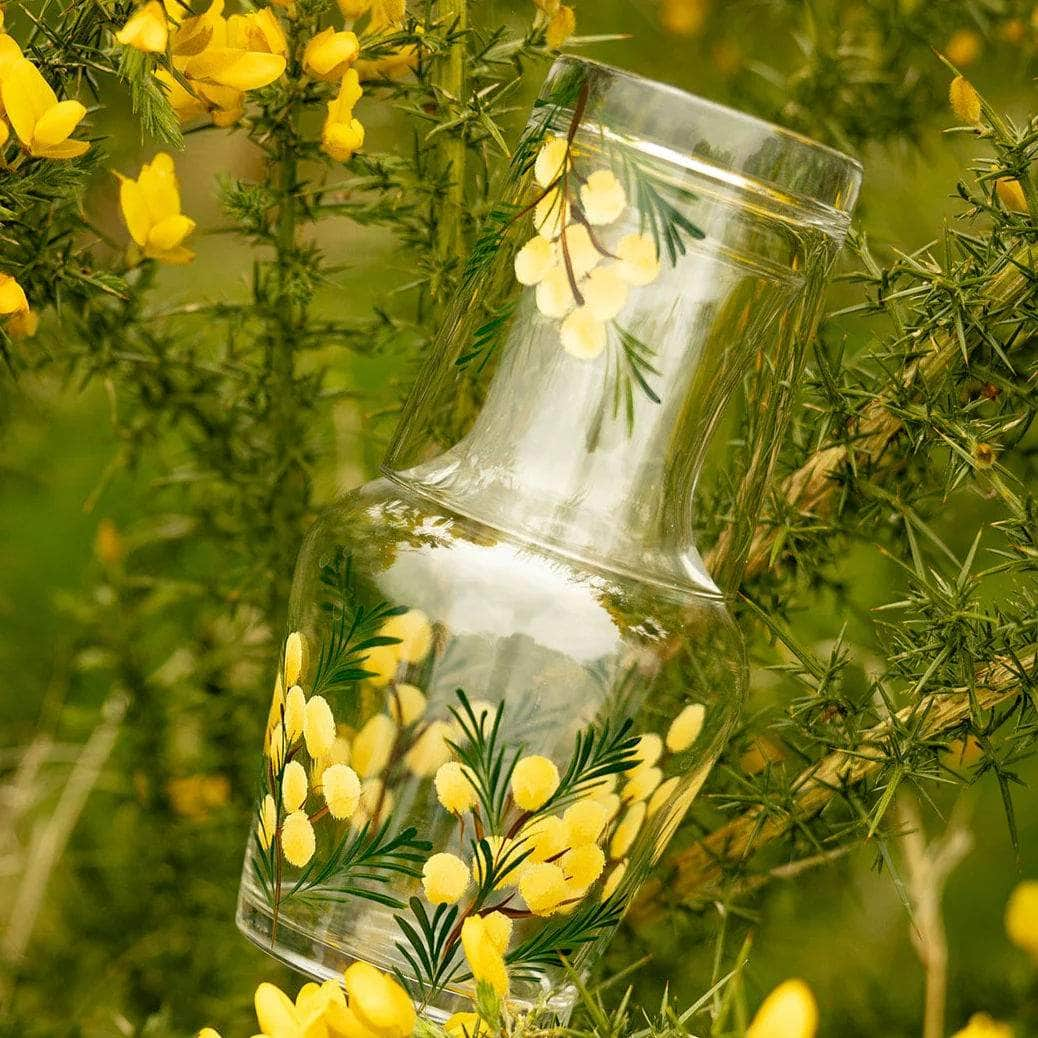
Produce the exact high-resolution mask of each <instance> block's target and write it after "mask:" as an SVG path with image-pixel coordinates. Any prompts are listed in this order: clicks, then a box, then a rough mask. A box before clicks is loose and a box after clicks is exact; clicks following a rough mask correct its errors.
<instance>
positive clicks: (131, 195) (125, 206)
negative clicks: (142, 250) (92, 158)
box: [119, 177, 151, 247]
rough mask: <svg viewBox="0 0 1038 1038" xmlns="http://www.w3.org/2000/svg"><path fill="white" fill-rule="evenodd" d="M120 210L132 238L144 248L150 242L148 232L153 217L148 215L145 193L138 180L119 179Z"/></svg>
mask: <svg viewBox="0 0 1038 1038" xmlns="http://www.w3.org/2000/svg"><path fill="white" fill-rule="evenodd" d="M119 208H120V209H122V211H123V220H125V221H126V228H127V230H128V231H129V232H130V237H131V238H132V239H133V240H134V241H135V242H136V243H137V244H138V245H140V246H142V247H143V246H144V244H145V243H146V242H147V240H148V231H150V230H151V216H150V215H149V214H148V204H147V202H146V201H145V199H144V192H143V191H141V186H140V184H138V183H137V181H136V180H131V179H130V178H129V177H119Z"/></svg>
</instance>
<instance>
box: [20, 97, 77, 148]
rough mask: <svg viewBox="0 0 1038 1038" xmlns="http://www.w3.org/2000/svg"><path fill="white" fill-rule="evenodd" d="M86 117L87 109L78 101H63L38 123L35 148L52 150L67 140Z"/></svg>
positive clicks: (47, 112)
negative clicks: (54, 146) (51, 148)
mask: <svg viewBox="0 0 1038 1038" xmlns="http://www.w3.org/2000/svg"><path fill="white" fill-rule="evenodd" d="M84 115H86V109H85V108H84V107H83V106H82V105H81V104H80V103H79V102H78V101H61V102H59V103H58V104H56V105H55V106H54V107H53V108H50V109H48V110H47V111H46V112H44V114H43V115H42V116H41V117H40V119H39V121H38V122H37V123H36V132H35V133H34V134H33V148H34V149H43V148H50V147H52V146H53V145H55V144H60V143H61V142H62V141H64V140H67V139H68V137H69V136H70V135H71V133H72V131H73V130H74V129H75V128H76V127H77V126H78V125H79V124H80V122H82V120H83V116H84Z"/></svg>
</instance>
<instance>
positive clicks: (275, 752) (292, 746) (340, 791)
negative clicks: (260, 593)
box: [256, 631, 363, 868]
mask: <svg viewBox="0 0 1038 1038" xmlns="http://www.w3.org/2000/svg"><path fill="white" fill-rule="evenodd" d="M306 654H307V649H306V639H305V637H304V636H303V634H302V633H301V632H299V631H293V632H292V633H291V634H290V635H289V636H288V638H287V639H286V641H285V654H284V657H285V658H284V666H283V668H282V670H281V672H280V673H279V674H278V679H277V682H276V683H275V687H274V699H273V701H272V703H271V706H270V715H269V718H268V721H267V734H266V740H265V752H266V754H267V756H268V758H269V759H270V764H271V771H272V773H273V775H274V776H275V779H276V781H277V784H278V793H279V798H276V797H275V796H274V795H273V794H271V793H268V794H267V795H266V796H265V797H264V798H263V800H262V801H261V803H260V806H259V812H258V814H259V817H258V820H257V826H256V828H257V834H258V836H259V840H260V844H261V845H262V846H263V848H264V849H267V848H269V847H270V845H271V843H272V842H273V840H274V838H275V837H276V836H278V835H280V844H281V852H282V853H283V854H284V856H285V860H286V861H287V862H288V863H289V864H290V865H295V866H297V867H299V868H302V867H303V866H305V865H306V864H307V863H308V862H309V861H310V859H311V858H312V857H313V855H314V851H315V850H316V846H317V837H316V834H315V832H314V826H313V823H314V821H315V820H316V818H318V817H320V816H321V815H324V814H328V815H331V816H332V818H335V819H340V820H341V819H354V818H355V817H356V815H357V812H358V811H359V809H360V805H361V800H362V795H363V790H362V787H361V781H360V778H359V777H358V775H357V773H356V772H355V771H354V770H353V769H352V768H351V767H349V765H348V762H349V747H348V744H347V745H346V746H343V745H342V744H341V741H340V736H339V734H338V732H337V730H336V725H335V717H334V715H333V714H332V709H331V707H330V706H329V705H328V701H327V700H326V699H325V698H324V697H323V696H320V695H314V696H310V697H309V698H307V695H306V693H305V692H304V691H303V687H302V685H301V684H300V681H302V680H303V678H304V675H305V670H306V664H307V660H306ZM286 688H287V689H288V691H287V692H286V691H285V689H286ZM304 749H305V751H306V754H307V757H308V758H309V772H308V770H307V768H306V767H305V766H304V765H303V763H302V762H301V761H300V760H299V759H298V756H297V754H299V753H300V752H301V751H302V750H304ZM311 794H313V795H315V796H316V795H319V796H320V797H321V798H322V799H323V801H324V805H323V806H322V807H321V808H319V809H317V810H316V811H315V812H314V814H313V815H311V814H309V813H308V812H307V810H306V804H307V800H308V798H309V797H310V796H311ZM279 800H280V803H279Z"/></svg>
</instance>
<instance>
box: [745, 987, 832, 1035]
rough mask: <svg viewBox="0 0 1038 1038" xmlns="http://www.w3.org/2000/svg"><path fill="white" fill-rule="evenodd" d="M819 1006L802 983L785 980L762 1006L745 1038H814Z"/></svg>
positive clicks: (809, 990)
mask: <svg viewBox="0 0 1038 1038" xmlns="http://www.w3.org/2000/svg"><path fill="white" fill-rule="evenodd" d="M817 1029H818V1006H817V1005H816V1003H815V997H814V995H813V994H812V993H811V989H810V988H809V987H808V986H807V985H806V984H805V983H804V982H803V981H802V980H786V981H783V982H782V983H781V984H779V986H778V987H777V988H775V990H774V991H772V993H771V994H770V995H768V997H767V998H766V999H764V1001H763V1003H762V1004H761V1007H760V1009H758V1010H757V1015H756V1016H754V1018H753V1022H752V1023H751V1024H750V1027H749V1030H747V1032H746V1038H814V1034H815V1032H816V1030H817Z"/></svg>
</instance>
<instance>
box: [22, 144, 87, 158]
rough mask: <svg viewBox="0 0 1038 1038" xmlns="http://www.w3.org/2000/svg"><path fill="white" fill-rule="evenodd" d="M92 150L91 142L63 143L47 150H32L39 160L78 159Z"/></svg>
mask: <svg viewBox="0 0 1038 1038" xmlns="http://www.w3.org/2000/svg"><path fill="white" fill-rule="evenodd" d="M89 150H90V142H89V141H62V142H61V143H60V144H52V145H50V147H47V148H32V149H31V151H32V154H33V155H35V156H36V158H38V159H78V158H79V156H80V155H85V154H86V153H87V152H88V151H89Z"/></svg>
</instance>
